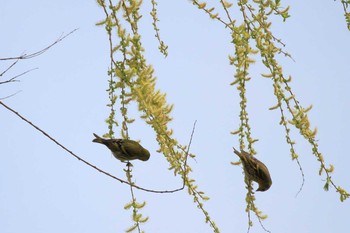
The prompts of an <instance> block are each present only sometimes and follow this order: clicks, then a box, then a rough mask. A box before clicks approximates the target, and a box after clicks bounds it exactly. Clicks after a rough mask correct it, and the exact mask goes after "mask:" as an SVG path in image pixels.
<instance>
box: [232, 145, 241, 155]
mask: <svg viewBox="0 0 350 233" xmlns="http://www.w3.org/2000/svg"><path fill="white" fill-rule="evenodd" d="M232 148H233V152H234V153H235V154H236V155H238V157H239V158H242V155H241V153H240V152H239V151H238V150H236V148H234V147H232Z"/></svg>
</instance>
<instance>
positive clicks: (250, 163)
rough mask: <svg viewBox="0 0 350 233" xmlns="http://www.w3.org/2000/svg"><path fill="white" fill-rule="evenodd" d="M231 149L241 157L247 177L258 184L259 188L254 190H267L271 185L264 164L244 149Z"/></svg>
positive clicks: (268, 173)
mask: <svg viewBox="0 0 350 233" xmlns="http://www.w3.org/2000/svg"><path fill="white" fill-rule="evenodd" d="M233 150H234V153H235V154H236V155H238V157H239V158H240V159H241V161H242V164H243V169H244V172H245V174H246V176H247V177H248V179H249V180H252V181H255V182H257V183H258V184H259V188H258V189H257V190H256V191H261V192H264V191H266V190H268V189H269V188H270V187H271V185H272V180H271V176H270V172H269V170H268V169H267V167H266V166H265V164H263V163H262V162H260V161H259V160H258V159H256V158H254V156H252V155H251V154H249V153H247V152H245V151H244V150H242V151H241V152H239V151H237V150H236V149H235V148H233Z"/></svg>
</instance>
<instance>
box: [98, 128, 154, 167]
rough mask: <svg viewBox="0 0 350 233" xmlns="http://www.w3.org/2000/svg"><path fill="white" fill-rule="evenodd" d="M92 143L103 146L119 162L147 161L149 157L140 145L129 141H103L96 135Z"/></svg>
mask: <svg viewBox="0 0 350 233" xmlns="http://www.w3.org/2000/svg"><path fill="white" fill-rule="evenodd" d="M94 136H95V137H96V138H95V139H94V140H92V141H93V142H97V143H101V144H104V145H105V146H107V147H108V149H110V150H111V151H112V154H113V156H114V157H115V158H116V159H119V160H120V161H122V162H124V161H129V160H134V159H139V160H142V161H147V160H148V159H149V157H150V153H149V151H148V150H146V149H145V148H143V147H142V146H141V145H140V143H138V142H136V141H133V140H129V139H105V138H101V137H100V136H98V135H97V134H94Z"/></svg>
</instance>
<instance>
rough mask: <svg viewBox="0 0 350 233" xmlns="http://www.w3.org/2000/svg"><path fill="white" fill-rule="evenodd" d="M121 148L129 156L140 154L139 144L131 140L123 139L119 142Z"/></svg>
mask: <svg viewBox="0 0 350 233" xmlns="http://www.w3.org/2000/svg"><path fill="white" fill-rule="evenodd" d="M121 150H122V152H123V153H124V154H126V155H128V156H130V157H135V156H138V155H139V154H140V146H139V145H138V143H137V142H133V141H131V140H123V141H122V142H121Z"/></svg>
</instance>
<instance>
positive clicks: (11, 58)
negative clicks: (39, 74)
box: [0, 28, 78, 61]
mask: <svg viewBox="0 0 350 233" xmlns="http://www.w3.org/2000/svg"><path fill="white" fill-rule="evenodd" d="M77 30H78V28H76V29H74V30H73V31H71V32H69V33H68V34H66V35H64V34H63V33H62V34H61V36H60V37H58V39H57V40H55V41H54V42H53V43H52V44H50V45H49V46H47V47H46V48H44V49H42V50H39V51H37V52H35V53H31V54H23V55H21V56H18V57H7V58H0V61H6V60H21V59H30V58H33V57H36V56H39V55H41V54H43V53H45V52H46V51H47V50H49V49H50V48H51V47H52V46H54V45H56V44H57V43H59V42H61V41H62V40H64V39H65V38H66V37H67V36H69V35H71V34H72V33H74V32H75V31H77Z"/></svg>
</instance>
